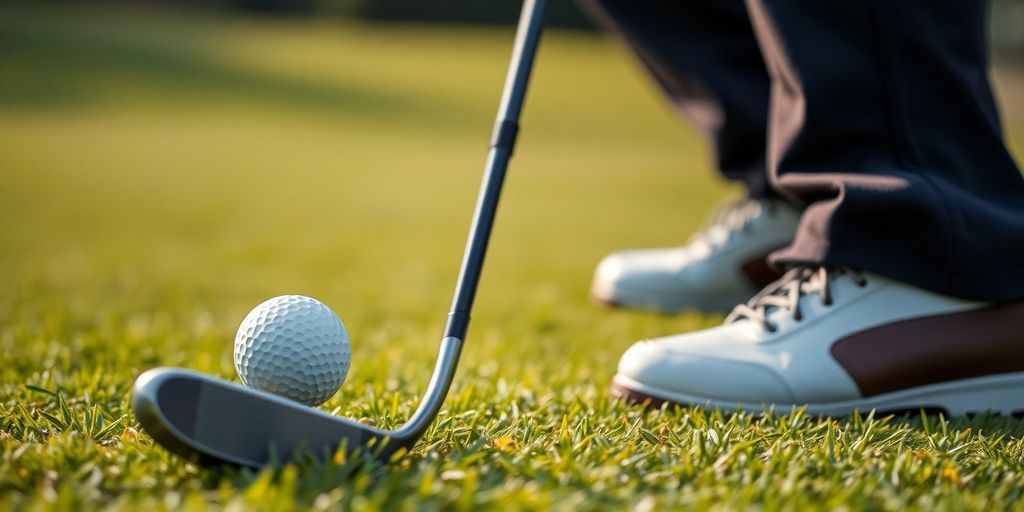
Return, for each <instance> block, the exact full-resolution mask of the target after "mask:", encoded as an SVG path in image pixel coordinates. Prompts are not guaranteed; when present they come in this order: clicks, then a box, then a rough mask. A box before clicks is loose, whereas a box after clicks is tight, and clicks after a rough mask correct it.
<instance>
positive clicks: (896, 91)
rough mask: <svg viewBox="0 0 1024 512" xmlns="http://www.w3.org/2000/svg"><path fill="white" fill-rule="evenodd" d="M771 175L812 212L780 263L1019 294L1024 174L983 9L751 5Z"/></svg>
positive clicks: (956, 2) (911, 3)
mask: <svg viewBox="0 0 1024 512" xmlns="http://www.w3.org/2000/svg"><path fill="white" fill-rule="evenodd" d="M750 10H751V14H752V21H753V24H754V27H755V30H756V32H757V34H758V37H759V39H760V41H761V43H762V48H763V50H764V54H765V58H766V61H767V63H768V65H769V68H770V72H771V74H772V77H773V81H774V85H773V89H772V101H773V104H772V112H771V129H770V135H769V139H770V140H769V151H768V154H769V171H770V175H771V177H772V180H773V182H774V183H775V185H776V187H778V188H779V189H780V190H783V191H784V192H786V193H788V194H791V195H792V196H795V197H798V198H800V199H801V200H803V201H805V202H807V203H809V207H808V209H807V211H806V213H805V214H804V216H803V218H802V220H801V225H800V229H799V230H798V233H797V236H796V239H795V240H794V243H793V244H792V245H791V246H789V247H788V248H786V249H784V250H782V251H780V252H778V253H776V254H774V255H773V260H774V261H775V262H777V263H780V264H794V263H814V264H825V265H847V266H852V267H856V268H861V269H865V270H870V271H872V272H876V273H879V274H882V275H885V276H887V277H890V278H893V279H897V280H900V281H904V282H907V283H911V284H914V285H917V286H920V287H924V288H927V289H930V290H933V291H936V292H939V293H945V294H950V295H957V296H961V297H965V298H972V299H979V300H1010V299H1022V298H1024V178H1022V176H1021V174H1020V171H1019V170H1018V168H1017V166H1016V165H1015V164H1014V162H1013V159H1012V158H1011V156H1010V155H1009V152H1008V151H1007V149H1006V147H1005V145H1004V142H1003V139H1002V131H1001V128H1000V123H999V119H998V115H997V111H996V107H995V103H994V101H993V98H992V92H991V90H990V88H989V83H988V66H987V64H988V58H987V48H986V38H985V25H986V23H987V16H986V12H987V2H986V1H984V0H902V1H899V2H890V1H885V0H874V1H868V2H843V1H839V0H834V1H822V0H800V1H793V0H763V1H762V0H754V1H751V2H750Z"/></svg>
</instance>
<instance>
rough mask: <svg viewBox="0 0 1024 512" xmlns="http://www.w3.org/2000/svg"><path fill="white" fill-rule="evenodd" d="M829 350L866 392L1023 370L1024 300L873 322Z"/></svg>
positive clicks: (869, 394) (888, 390)
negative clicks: (891, 320)
mask: <svg viewBox="0 0 1024 512" xmlns="http://www.w3.org/2000/svg"><path fill="white" fill-rule="evenodd" d="M832 356H833V357H835V359H836V361H838V362H839V364H840V365H842V366H843V368H845V369H846V371H847V372H848V373H849V374H850V376H851V377H852V378H853V380H854V382H856V383H857V386H858V387H859V388H860V391H861V394H862V395H863V396H865V397H868V396H874V395H879V394H882V393H888V392H891V391H898V390H901V389H907V388H913V387H917V386H925V385H928V384H936V383H940V382H949V381H953V380H959V379H967V378H971V377H982V376H986V375H998V374H1001V373H1011V372H1024V302H1017V303H1011V304H1001V305H997V306H990V307H985V308H981V309H976V310H972V311H965V312H961V313H951V314H946V315H935V316H930V317H924V318H915V319H912V320H905V321H901V322H895V323H891V324H887V325H882V326H878V327H874V328H871V329H868V330H865V331H861V332H858V333H855V334H851V335H849V336H847V337H845V338H843V339H841V340H839V341H838V342H836V343H835V344H834V345H832Z"/></svg>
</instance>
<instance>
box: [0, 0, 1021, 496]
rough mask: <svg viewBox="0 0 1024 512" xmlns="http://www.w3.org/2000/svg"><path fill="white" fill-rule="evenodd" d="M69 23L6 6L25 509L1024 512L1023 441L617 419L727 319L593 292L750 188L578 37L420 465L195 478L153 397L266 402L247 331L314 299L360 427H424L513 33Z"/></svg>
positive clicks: (556, 55)
mask: <svg viewBox="0 0 1024 512" xmlns="http://www.w3.org/2000/svg"><path fill="white" fill-rule="evenodd" d="M40 9H41V8H39V7H32V8H29V7H26V6H25V5H24V4H15V3H10V2H8V3H4V4H3V5H2V6H0V69H2V70H3V78H2V80H0V111H2V112H3V115H2V116H0V169H2V174H0V289H2V290H3V293H0V353H2V354H3V355H2V356H0V357H2V359H0V361H2V364H0V509H5V510H7V509H17V510H21V509H23V510H49V509H57V510H82V509H95V508H110V509H115V510H161V509H187V510H203V509H230V510H239V509H254V510H275V511H276V510H293V509H315V510H326V509H336V508H341V509H353V510H372V509H379V508H388V509H460V510H465V509H476V508H484V507H489V508H501V509H559V510H579V509H625V508H630V509H635V510H661V509H665V508H695V509H721V510H729V509H736V508H747V507H758V508H764V509H792V508H818V509H834V508H851V509H861V508H868V509H905V508H913V509H925V510H961V509H1012V508H1016V509H1018V510H1020V509H1022V507H1021V505H1019V502H1020V499H1021V497H1022V494H1024V440H1022V439H1024V424H1022V423H1021V422H1020V421H1017V420H1011V419H1004V418H991V417H979V418H973V419H963V418H961V419H952V420H946V419H943V418H936V417H912V418H892V417H887V418H875V417H870V416H869V417H853V418H849V419H846V420H842V421H838V422H836V421H831V420H825V419H816V418H809V417H807V416H805V415H803V414H802V413H801V412H800V411H775V412H772V413H770V414H767V415H763V416H757V415H751V414H721V413H718V412H713V411H710V412H709V411H703V410H699V409H675V408H670V409H663V410H657V411H646V410H643V409H640V408H637V407H630V406H626V405H623V404H621V403H619V402H617V401H615V400H614V399H612V398H611V397H609V395H608V392H607V384H608V381H609V378H610V377H611V375H612V372H613V371H614V367H615V362H616V360H617V358H618V356H619V354H620V353H621V352H622V350H624V349H625V348H626V347H627V346H628V345H629V344H630V343H631V342H632V341H634V340H636V339H638V338H643V337H649V336H656V335H659V334H666V333H673V332H682V331H687V330H693V329H697V328H700V327H704V326H708V325H713V324H715V323H716V322H718V321H719V320H720V318H716V317H704V316H698V315H683V316H679V317H661V316H655V315H647V314H641V313H628V312H608V311H604V310H601V309H599V308H596V307H594V306H593V305H591V304H590V303H589V302H588V301H587V299H586V289H587V285H588V282H589V278H590V272H591V271H592V268H593V265H594V264H595V263H596V262H597V261H598V260H599V259H600V257H601V256H603V255H604V254H605V253H607V252H609V251H612V250H614V249H617V248H621V247H626V246H644V245H664V244H674V243H678V242H679V241H680V240H682V239H684V238H685V236H686V235H687V234H688V233H690V232H691V231H693V230H694V229H696V228H697V227H698V225H699V224H700V222H701V220H702V219H703V216H704V212H705V211H707V210H708V209H709V208H710V207H712V206H713V205H714V204H715V203H717V202H718V201H720V200H721V198H722V197H723V196H724V195H728V194H733V193H735V191H734V190H731V189H729V188H727V187H725V186H723V185H721V184H719V183H717V182H716V181H715V180H714V178H713V176H712V174H711V173H710V172H708V170H709V168H710V162H709V161H708V155H707V151H706V148H705V144H704V143H703V142H702V141H701V140H700V139H699V138H698V137H697V136H696V135H695V134H694V133H693V132H691V131H689V130H688V129H687V128H686V127H685V126H683V125H681V124H679V123H677V122H676V121H675V119H674V118H673V116H672V114H671V112H669V111H668V109H666V108H665V105H664V104H663V103H662V101H661V100H660V99H659V98H658V96H657V94H656V92H655V91H654V90H653V88H652V86H650V85H649V84H648V83H647V82H646V81H645V79H644V78H643V76H642V75H641V73H639V72H638V70H637V68H636V66H635V65H633V63H632V62H630V61H629V60H628V59H627V57H626V56H625V54H624V53H623V52H622V51H621V50H620V49H619V48H618V47H617V46H615V45H614V44H613V43H611V42H609V41H605V40H602V39H599V38H597V37H595V36H592V35H587V34H574V33H560V32H554V33H551V34H548V35H547V36H546V40H545V41H544V44H543V49H542V52H541V55H540V61H539V64H538V68H537V70H536V75H535V81H534V84H533V87H532V89H531V93H530V98H529V101H528V106H527V109H526V112H525V117H524V120H523V121H524V129H523V133H522V138H521V145H520V147H519V148H518V152H517V156H516V160H515V161H514V163H513V167H512V169H511V172H510V177H509V183H508V187H507V189H506V194H505V197H504V199H503V204H502V208H501V213H500V215H499V220H498V225H497V229H496V233H495V239H494V241H493V245H492V248H491V253H490V258H489V261H488V264H487V269H486V271H485V277H484V280H483V283H482V287H481V291H480V295H479V299H478V304H477V310H476V312H475V315H474V323H473V327H472V329H471V333H470V338H469V341H468V344H467V348H466V351H465V354H464V357H463V363H462V366H461V368H460V370H459V374H458V376H457V378H456V382H455V385H454V388H453V390H452V394H451V396H450V397H449V399H448V401H447V403H446V408H445V410H444V412H443V413H442V415H441V417H440V419H439V420H438V422H437V424H436V425H434V426H433V428H432V429H431V430H430V431H429V432H428V434H427V436H426V437H425V438H424V439H423V440H422V442H421V443H420V444H418V445H417V447H416V448H415V450H414V451H413V452H412V453H411V454H409V455H408V456H407V457H405V458H403V459H401V460H400V461H398V462H397V463H395V464H393V465H388V466H382V465H373V464H370V465H358V464H357V461H353V460H337V461H335V462H334V463H331V464H320V465H318V464H314V463H311V462H308V461H307V462H302V463H298V464H294V465H288V466H285V467H282V468H274V469H268V470H266V471H262V472H252V471H247V470H235V469H230V468H219V469H202V468H198V467H196V466H193V465H191V464H188V463H185V462H182V461H181V460H179V459H177V458H175V457H173V456H170V455H168V454H167V453H166V452H165V451H164V450H163V449H161V448H160V447H158V446H154V444H153V442H152V441H151V440H150V439H149V438H148V437H147V436H146V435H145V433H144V432H140V430H139V428H138V425H137V424H136V423H135V421H134V419H133V417H132V415H131V411H130V409H129V406H128V403H127V392H128V390H129V388H130V386H131V383H132V381H133V379H134V377H135V376H136V375H137V374H138V373H139V372H141V371H142V370H144V369H146V368H149V367H152V366H157V365H180V366H187V367H190V368H195V369H197V370H200V371H204V372H211V373H214V374H218V375H221V376H223V377H226V378H234V371H233V368H232V363H231V358H230V353H231V350H230V342H231V340H232V338H233V334H234V330H235V328H236V327H237V324H238V322H239V321H240V320H241V318H242V317H243V315H244V314H245V312H246V311H247V310H248V309H249V308H251V307H252V306H254V305H255V304H257V303H259V302H260V301H262V300H264V299H265V298H267V297H270V296H274V295H279V294H284V293H302V294H306V295H311V296H315V297H318V298H319V299H321V300H323V301H325V302H326V303H328V304H330V305H331V306H332V307H333V308H334V309H335V310H336V311H338V312H339V314H340V315H341V317H342V318H343V319H344V320H345V321H346V324H347V326H348V327H349V330H350V332H351V334H352V337H353V358H354V361H353V367H352V371H351V373H350V375H349V378H348V380H347V382H346V383H345V384H344V385H343V386H342V389H341V391H340V392H339V393H338V394H337V395H336V396H335V397H334V398H333V399H331V400H330V401H329V402H328V403H327V404H326V405H325V406H324V408H325V409H326V410H328V411H331V412H334V413H337V414H340V415H344V416H347V417H354V418H362V419H363V420H364V421H369V422H374V423H376V424H378V425H381V426H385V427H387V426H392V425H395V424H397V423H400V422H401V421H403V420H404V418H406V417H407V416H408V415H409V413H410V412H411V409H412V407H414V406H415V404H416V400H417V397H418V395H419V393H421V392H422V391H423V389H424V387H425V384H426V381H427V378H428V376H429V374H430V370H431V367H432V364H433V356H434V352H435V349H436V342H437V339H438V337H439V335H440V332H441V327H442V324H443V321H444V316H445V313H446V309H447V305H448V301H449V298H450V293H451V288H452V286H453V283H454V279H455V272H456V266H457V262H458V258H459V256H460V254H461V249H462V243H463V240H464V236H465V230H466V228H467V224H468V221H469V216H470V209H471V205H472V202H473V199H474V196H475V193H476V187H477V184H478V180H479V172H480V169H481V168H482V162H483V157H484V152H485V145H486V140H487V135H488V133H489V129H490V123H491V121H492V115H493V111H494V110H495V108H496V106H497V94H498V92H499V90H500V87H501V80H502V78H503V75H504V67H505V64H506V58H507V54H508V50H509V45H510V42H511V40H510V36H511V34H510V33H509V32H508V30H494V29H488V30H484V29H473V28H467V27H447V28H436V27H422V26H362V25H350V24H339V23H333V22H332V23H328V22H319V21H308V20H291V21H280V20H278V21H271V20H260V19H237V18H224V17H218V16H196V15H187V16H186V15H183V14H180V13H176V12H164V11H158V12H152V11H146V10H126V8H123V9H120V10H118V11H113V10H103V9H99V10H97V9H96V8H93V9H91V10H90V9H84V8H73V7H71V6H62V7H59V9H58V8H54V7H50V8H49V9H48V10H40ZM1000 83H1001V85H1002V86H1003V90H1004V91H1006V90H1010V91H1012V90H1013V87H1012V86H1013V85H1014V84H1013V83H1009V85H1007V83H1006V82H1005V81H1002V82H1000ZM1012 114H1013V112H1011V115H1012ZM1021 120H1024V119H1022V118H1020V117H1011V118H1010V119H1009V125H1010V126H1011V127H1013V126H1016V125H1017V124H1016V123H1017V122H1019V121H1021ZM1012 133H1016V132H1012ZM1014 141H1016V139H1014Z"/></svg>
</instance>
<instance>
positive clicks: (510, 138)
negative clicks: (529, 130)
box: [491, 119, 519, 155]
mask: <svg viewBox="0 0 1024 512" xmlns="http://www.w3.org/2000/svg"><path fill="white" fill-rule="evenodd" d="M518 135H519V123H518V122H516V121H515V120H512V119H499V120H498V121H497V122H495V123H494V130H492V131H491V147H492V148H502V149H507V150H508V154H509V155H511V154H512V150H513V149H514V148H515V146H516V138H517V136H518Z"/></svg>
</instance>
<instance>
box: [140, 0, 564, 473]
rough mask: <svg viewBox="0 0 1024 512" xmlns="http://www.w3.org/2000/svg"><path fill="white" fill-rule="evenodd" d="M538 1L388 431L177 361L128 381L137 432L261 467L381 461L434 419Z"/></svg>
mask: <svg viewBox="0 0 1024 512" xmlns="http://www.w3.org/2000/svg"><path fill="white" fill-rule="evenodd" d="M545 4H546V0H525V1H524V3H523V9H522V13H521V15H520V19H519V26H518V29H517V31H516V39H515V45H514V48H513V52H512V60H511V63H510V64H509V70H508V75H507V76H506V79H505V87H504V90H503V92H502V99H501V104H500V106H499V108H498V117H497V121H496V122H495V126H494V131H493V133H492V135H491V141H490V150H489V153H488V156H487V164H486V167H485V171H484V178H483V183H482V185H481V187H480V194H479V197H478V199H477V203H476V210H475V213H474V216H473V222H472V225H471V227H470V232H469V239H468V241H467V243H466V250H465V254H464V255H463V260H462V266H461V270H460V272H459V278H458V281H457V284H456V289H455V297H454V300H453V302H452V309H451V312H450V313H449V315H448V321H447V323H446V325H445V330H444V335H443V337H442V339H441V348H440V352H439V353H438V358H437V363H436V365H435V367H434V373H433V376H432V377H431V379H430V383H429V384H428V385H427V389H426V392H425V393H424V396H423V398H422V400H421V401H420V405H419V407H418V408H417V409H416V411H415V412H414V413H413V415H412V416H411V417H410V418H409V420H408V421H407V422H406V423H405V424H404V425H402V426H401V427H400V428H399V429H397V430H394V431H386V430H380V429H377V428H373V427H370V426H368V425H364V424H361V423H358V422H355V421H352V420H347V419H344V418H338V417H335V416H332V415H330V414H327V413H325V412H323V411H321V410H319V409H315V408H312V407H307V406H305V405H302V404H300V403H298V402H293V401H291V400H288V399H285V398H281V397H278V396H276V395H272V394H270V393H266V392H263V391H259V390H256V389H252V388H247V387H243V386H240V385H238V384H234V383H232V382H228V381H226V380H222V379H218V378H215V377H211V376H207V375H203V374H200V373H197V372H194V371H190V370H185V369H179V368H155V369H152V370H149V371H147V372H145V373H143V374H142V375H140V376H139V378H138V379H137V380H136V381H135V387H134V389H133V390H132V408H133V409H134V410H135V416H136V418H138V421H139V423H140V424H141V425H142V427H143V429H145V431H146V432H147V433H148V434H149V435H150V436H152V437H153V439H154V440H156V441H157V442H158V443H160V444H161V445H163V446H164V447H165V448H167V449H168V450H170V451H171V452H174V453H176V454H178V455H181V456H184V457H187V458H189V459H193V460H197V461H198V462H200V463H207V464H218V463H229V464H235V465H241V466H251V467H260V466H263V465H265V464H268V463H274V462H280V461H284V460H288V459H291V458H292V457H293V455H295V454H298V453H300V452H304V453H309V454H312V455H313V456H314V457H323V456H324V455H325V454H328V455H329V454H333V453H334V452H335V451H336V450H337V449H339V447H344V449H345V450H346V451H348V452H352V451H355V450H358V449H366V448H368V447H371V445H372V450H370V451H372V452H373V453H374V454H375V455H376V456H377V457H378V458H379V459H381V460H385V461H386V460H388V459H389V458H390V457H391V456H392V455H393V454H394V453H395V452H397V451H398V450H400V449H402V448H406V449H408V448H411V447H412V445H414V444H415V443H416V441H417V440H418V439H419V438H420V437H421V436H422V435H423V433H424V432H425V431H426V429H427V427H428V426H429V425H430V424H431V422H432V421H433V420H434V418H435V417H436V416H437V413H438V411H439V410H440V409H441V405H442V404H443V403H444V399H445V396H447V394H448V388H449V387H450V385H451V382H452V378H453V377H454V375H455V369H456V367H457V366H458V362H459V355H460V354H461V351H462V345H463V342H464V340H465V339H466V331H467V329H468V327H469V319H470V311H471V309H472V307H473V300H474V298H475V296H476V289H477V284H478V282H479V280H480V272H481V269H482V267H483V262H484V255H485V253H486V252H487V244H488V240H489V239H490V235H491V228H492V226H493V224H494V216H495V212H496V210H497V207H498V199H499V196H500V195H501V188H502V184H503V183H504V180H505V171H506V169H507V167H508V161H509V159H510V158H511V156H512V150H513V147H514V146H515V141H516V134H517V132H518V129H519V114H520V111H521V110H522V106H523V99H524V96H525V94H526V86H527V82H528V81H529V77H530V70H531V67H532V65H533V60H534V55H535V53H536V50H537V43H538V41H539V38H540V32H541V22H542V18H543V14H544V7H545Z"/></svg>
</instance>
